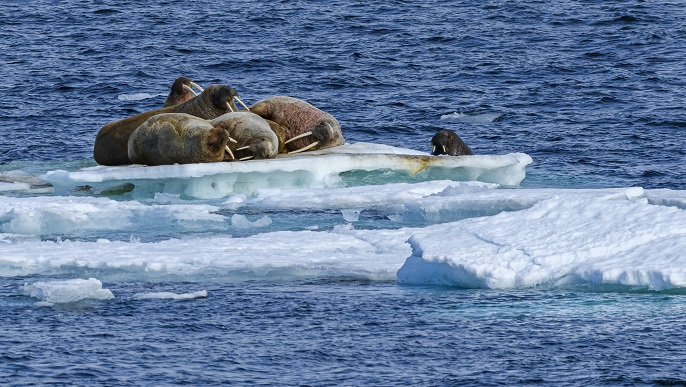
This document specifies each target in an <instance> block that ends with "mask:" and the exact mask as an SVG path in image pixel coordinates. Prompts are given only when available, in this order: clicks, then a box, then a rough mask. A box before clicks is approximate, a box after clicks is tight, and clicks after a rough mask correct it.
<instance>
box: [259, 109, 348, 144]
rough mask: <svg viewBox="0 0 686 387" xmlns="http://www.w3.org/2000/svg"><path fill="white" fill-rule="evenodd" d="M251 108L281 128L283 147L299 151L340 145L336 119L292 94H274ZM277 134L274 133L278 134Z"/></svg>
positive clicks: (341, 136)
mask: <svg viewBox="0 0 686 387" xmlns="http://www.w3.org/2000/svg"><path fill="white" fill-rule="evenodd" d="M250 111H251V112H253V113H255V114H257V115H259V116H260V117H262V118H264V119H266V120H268V121H273V122H274V123H275V124H276V125H272V127H275V128H277V129H278V130H283V131H284V132H283V133H281V135H282V137H283V138H284V142H283V143H284V145H285V148H284V150H285V151H286V152H288V153H298V152H303V151H306V150H316V149H324V148H330V147H334V146H338V145H343V144H344V143H345V140H344V139H343V133H342V132H341V126H340V124H339V123H338V121H337V120H336V119H335V118H334V117H333V116H332V115H331V114H329V113H326V112H324V111H322V110H320V109H318V108H316V107H314V106H312V105H311V104H309V103H307V102H305V101H303V100H300V99H297V98H293V97H287V96H276V97H270V98H267V99H264V100H262V101H259V102H256V103H254V104H252V105H251V106H250ZM279 134H280V133H277V135H279Z"/></svg>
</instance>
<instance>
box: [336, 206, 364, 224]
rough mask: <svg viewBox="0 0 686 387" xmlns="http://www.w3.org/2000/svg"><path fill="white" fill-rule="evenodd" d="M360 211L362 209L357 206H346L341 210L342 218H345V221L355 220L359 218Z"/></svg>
mask: <svg viewBox="0 0 686 387" xmlns="http://www.w3.org/2000/svg"><path fill="white" fill-rule="evenodd" d="M360 212H362V210H361V209H359V208H346V209H343V210H341V213H342V214H343V219H345V221H346V222H357V221H358V220H359V219H360Z"/></svg>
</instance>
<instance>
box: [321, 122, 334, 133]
mask: <svg viewBox="0 0 686 387" xmlns="http://www.w3.org/2000/svg"><path fill="white" fill-rule="evenodd" d="M324 123H325V124H326V126H328V127H329V129H331V131H332V132H335V130H333V126H331V124H329V123H328V122H324Z"/></svg>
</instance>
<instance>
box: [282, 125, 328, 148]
mask: <svg viewBox="0 0 686 387" xmlns="http://www.w3.org/2000/svg"><path fill="white" fill-rule="evenodd" d="M335 131H336V129H334V127H333V126H332V125H331V124H330V123H328V122H326V121H324V122H321V123H319V124H318V125H316V126H313V127H312V128H311V129H310V130H309V131H307V132H305V133H303V134H300V135H297V136H295V137H293V138H290V139H288V141H286V142H285V144H290V143H292V142H293V141H295V140H299V139H301V138H306V140H307V141H309V142H310V144H309V145H305V146H302V147H300V148H298V149H295V150H292V151H290V152H288V153H289V154H291V153H300V152H304V151H306V150H310V149H312V148H314V147H318V148H319V149H322V148H326V147H327V146H328V145H329V143H330V142H331V140H332V139H333V138H334V136H335V133H334V132H335ZM294 145H295V144H294ZM297 145H302V141H301V142H299V143H298V144H297ZM297 145H296V146H297Z"/></svg>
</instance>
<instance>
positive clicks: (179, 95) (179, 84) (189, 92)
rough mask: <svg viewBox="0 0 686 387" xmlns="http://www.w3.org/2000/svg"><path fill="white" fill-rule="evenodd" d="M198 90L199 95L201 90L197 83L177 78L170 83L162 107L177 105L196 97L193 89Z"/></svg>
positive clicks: (188, 79)
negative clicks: (169, 88)
mask: <svg viewBox="0 0 686 387" xmlns="http://www.w3.org/2000/svg"><path fill="white" fill-rule="evenodd" d="M194 87H195V88H196V89H198V90H199V91H200V92H201V93H202V92H203V88H202V87H200V85H198V84H197V83H195V82H193V81H192V80H191V79H190V78H188V77H178V78H176V80H175V81H174V83H172V86H171V90H169V95H168V96H167V100H166V101H164V107H168V106H174V105H178V104H180V103H183V102H186V101H188V100H189V99H191V98H193V97H197V94H196V93H195V91H193V88H194Z"/></svg>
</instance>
